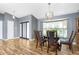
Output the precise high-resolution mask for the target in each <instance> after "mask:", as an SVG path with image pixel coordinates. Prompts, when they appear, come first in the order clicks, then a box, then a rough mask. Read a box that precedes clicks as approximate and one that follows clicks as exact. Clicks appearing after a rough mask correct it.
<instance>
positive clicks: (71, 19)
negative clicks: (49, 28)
mask: <svg viewBox="0 0 79 59" xmlns="http://www.w3.org/2000/svg"><path fill="white" fill-rule="evenodd" d="M78 16H79V12H77V13H72V14H66V15H61V16H55V17H54V18H53V19H62V18H67V20H68V24H67V27H68V28H67V30H68V31H67V34H68V37H69V35H70V33H71V31H72V30H76V25H75V24H76V18H77V17H78ZM42 20H45V19H39V21H38V30H42V28H43V24H42Z"/></svg>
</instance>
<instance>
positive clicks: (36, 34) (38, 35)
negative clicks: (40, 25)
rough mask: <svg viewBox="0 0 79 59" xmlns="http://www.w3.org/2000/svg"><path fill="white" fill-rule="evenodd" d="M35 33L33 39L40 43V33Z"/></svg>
mask: <svg viewBox="0 0 79 59" xmlns="http://www.w3.org/2000/svg"><path fill="white" fill-rule="evenodd" d="M34 33H35V39H36V40H37V41H38V42H41V40H42V39H41V31H34Z"/></svg>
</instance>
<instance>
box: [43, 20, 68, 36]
mask: <svg viewBox="0 0 79 59" xmlns="http://www.w3.org/2000/svg"><path fill="white" fill-rule="evenodd" d="M53 29H54V30H57V32H58V36H59V37H67V20H62V21H51V22H46V23H43V34H44V35H46V31H47V30H53Z"/></svg>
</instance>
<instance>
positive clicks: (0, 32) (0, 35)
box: [0, 20, 3, 39]
mask: <svg viewBox="0 0 79 59" xmlns="http://www.w3.org/2000/svg"><path fill="white" fill-rule="evenodd" d="M2 26H3V22H2V21H1V20H0V39H2V38H3V35H2V33H3V31H2V30H3V28H2Z"/></svg>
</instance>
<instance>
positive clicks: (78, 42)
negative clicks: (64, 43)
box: [76, 17, 79, 50]
mask: <svg viewBox="0 0 79 59" xmlns="http://www.w3.org/2000/svg"><path fill="white" fill-rule="evenodd" d="M76 32H77V33H76V42H77V48H78V50H79V17H77V19H76Z"/></svg>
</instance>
